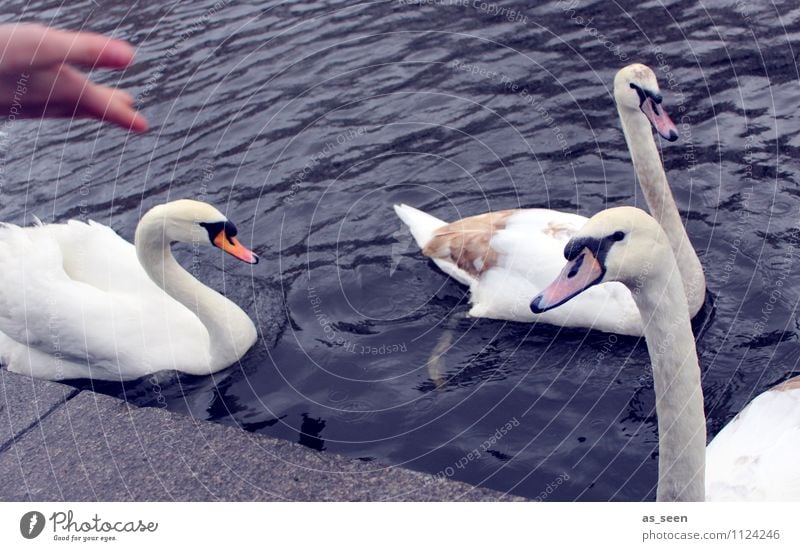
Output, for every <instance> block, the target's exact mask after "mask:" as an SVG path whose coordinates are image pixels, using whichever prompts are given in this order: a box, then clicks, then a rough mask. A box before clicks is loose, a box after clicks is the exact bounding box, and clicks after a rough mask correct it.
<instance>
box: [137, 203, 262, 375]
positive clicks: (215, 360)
mask: <svg viewBox="0 0 800 551" xmlns="http://www.w3.org/2000/svg"><path fill="white" fill-rule="evenodd" d="M167 223H168V221H167V220H166V219H165V218H164V216H160V215H153V211H150V212H148V213H147V214H146V215H145V216H144V217H142V219H141V220H140V221H139V225H138V226H137V227H136V237H135V240H134V241H135V245H136V255H137V257H138V258H139V263H140V264H141V265H142V268H144V270H145V272H146V273H147V275H148V276H149V277H150V279H152V280H153V282H155V284H156V285H158V286H159V287H161V288H162V289H164V291H165V292H166V293H167V294H168V295H169V296H171V297H172V298H174V299H175V300H177V301H178V302H180V303H181V304H182V305H183V306H185V307H186V308H188V309H189V310H190V311H191V312H193V313H194V314H195V315H197V317H198V318H199V319H200V321H201V323H202V324H203V325H204V326H205V328H206V330H207V331H208V337H209V345H210V349H209V351H208V354H209V368H211V369H214V368H218V367H219V366H228V365H230V364H232V363H234V362H235V361H236V360H237V359H238V358H239V357H240V356H241V354H242V353H243V352H244V350H247V348H249V347H250V345H251V344H252V343H249V342H245V341H246V340H247V335H244V334H243V333H242V332H240V331H236V330H235V328H236V327H241V326H242V325H240V324H244V326H248V325H252V322H251V321H250V318H249V317H248V316H247V314H246V313H245V312H244V311H243V310H242V309H241V308H239V307H238V306H237V305H236V304H234V303H233V302H231V301H230V300H228V299H227V298H225V297H224V296H222V295H221V294H219V293H217V292H216V291H214V290H213V289H210V288H209V287H207V286H205V285H203V284H202V283H201V282H200V281H198V280H197V279H195V277H194V276H192V275H191V274H190V273H189V272H188V271H186V270H185V269H184V268H183V267H182V266H181V265H180V264H178V262H177V261H176V260H175V257H174V256H173V255H172V249H171V248H170V242H169V238H168V237H167V235H166V230H165V228H166V225H167ZM200 345H201V343H198V346H200Z"/></svg>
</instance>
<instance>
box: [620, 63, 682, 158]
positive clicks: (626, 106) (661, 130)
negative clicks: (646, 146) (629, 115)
mask: <svg viewBox="0 0 800 551" xmlns="http://www.w3.org/2000/svg"><path fill="white" fill-rule="evenodd" d="M614 100H615V101H616V102H617V108H618V109H620V111H622V110H629V111H631V112H637V113H638V112H641V113H642V114H643V115H644V116H645V117H646V118H647V120H648V121H650V124H652V125H653V128H654V129H655V131H656V132H658V134H659V135H660V136H661V137H662V138H664V139H665V140H669V141H671V142H674V141H675V140H677V139H678V127H676V126H675V123H674V122H672V119H670V118H669V115H667V112H666V111H665V110H664V107H663V106H662V105H661V102H662V97H661V89H660V88H659V87H658V80H657V79H656V75H655V73H654V72H653V70H652V69H651V68H650V67H648V66H647V65H642V64H641V63H634V64H632V65H628V66H627V67H623V68H622V69H620V70H619V71H618V72H617V75H616V76H615V77H614Z"/></svg>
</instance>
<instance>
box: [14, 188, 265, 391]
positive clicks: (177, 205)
mask: <svg viewBox="0 0 800 551" xmlns="http://www.w3.org/2000/svg"><path fill="white" fill-rule="evenodd" d="M235 235H236V227H235V226H234V225H233V224H232V223H231V222H229V221H228V219H227V218H226V217H225V216H224V215H223V214H222V213H220V212H219V211H218V210H217V209H215V208H214V207H212V206H211V205H208V204H206V203H201V202H199V201H191V200H178V201H173V202H170V203H166V204H164V205H159V206H157V207H154V208H153V209H151V210H150V211H148V212H147V214H145V215H144V217H142V219H141V221H140V222H139V225H138V226H137V228H136V237H135V242H136V245H135V246H134V245H132V244H130V243H128V242H127V241H125V240H124V239H122V238H121V237H120V236H119V235H117V234H116V233H115V232H114V231H113V230H112V229H111V228H109V227H107V226H104V225H102V224H97V223H94V222H89V223H88V224H86V223H82V222H76V221H70V222H68V223H66V224H50V225H37V226H34V227H27V228H21V227H18V226H13V225H8V224H6V225H2V226H1V227H0V266H2V270H0V361H1V362H2V363H3V364H5V365H7V367H8V369H9V370H10V371H15V372H18V373H26V374H29V375H32V376H34V377H39V378H44V379H51V380H60V379H72V378H84V377H91V378H95V379H104V380H127V379H134V378H137V377H141V376H144V375H147V374H150V373H153V372H156V371H161V370H167V369H176V370H178V371H183V372H186V373H191V374H196V375H203V374H208V373H213V372H215V371H218V370H220V369H223V368H225V367H228V366H229V365H231V364H233V363H235V362H236V361H237V360H238V359H239V358H240V357H241V356H242V355H243V354H244V353H245V352H246V351H247V350H248V349H249V348H250V347H251V346H252V345H253V344H254V343H255V341H256V328H255V326H254V324H253V322H252V320H250V318H249V317H248V316H247V314H245V313H244V311H242V309H241V308H239V307H238V306H236V305H235V304H234V303H233V302H231V301H230V300H228V299H227V298H225V297H224V296H222V295H220V294H219V293H217V292H216V291H214V290H212V289H210V288H208V287H206V286H205V285H203V284H202V283H200V282H199V281H198V280H197V279H195V278H194V277H193V276H192V275H191V274H190V273H189V272H187V271H186V270H185V269H183V268H182V267H181V266H180V265H179V264H178V263H177V261H176V260H175V258H174V257H173V256H172V251H171V249H170V245H171V243H173V242H176V241H179V242H184V243H191V244H192V245H193V247H194V249H195V263H196V262H197V260H196V254H197V253H198V252H199V251H198V249H199V248H200V246H201V245H214V246H216V247H219V248H220V249H222V250H223V251H225V252H227V253H230V254H231V255H233V256H235V257H236V258H238V259H240V260H242V261H244V262H248V263H251V264H255V263H256V262H258V257H257V256H256V255H255V254H253V253H252V252H251V251H249V250H247V249H246V248H245V247H243V246H242V245H241V244H240V243H239V242H238V241H237V240H236V238H235V237H234V236H235ZM194 267H195V268H196V265H195V266H194Z"/></svg>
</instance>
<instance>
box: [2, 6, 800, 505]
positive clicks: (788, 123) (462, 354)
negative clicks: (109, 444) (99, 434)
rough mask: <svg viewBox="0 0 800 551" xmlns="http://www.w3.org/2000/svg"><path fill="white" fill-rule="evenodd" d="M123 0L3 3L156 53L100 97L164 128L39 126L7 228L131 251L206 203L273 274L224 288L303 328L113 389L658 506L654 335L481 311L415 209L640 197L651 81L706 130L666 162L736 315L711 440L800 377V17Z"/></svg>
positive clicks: (194, 410) (494, 483) (26, 138)
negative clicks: (158, 218) (177, 202)
mask: <svg viewBox="0 0 800 551" xmlns="http://www.w3.org/2000/svg"><path fill="white" fill-rule="evenodd" d="M100 3H101V4H102V7H98V6H97V4H96V3H95V2H93V1H84V2H77V3H70V5H69V6H67V5H62V4H60V3H59V2H45V1H40V0H34V1H32V2H7V3H5V4H4V7H3V8H0V9H2V11H3V12H4V13H5V15H4V19H5V20H7V21H13V20H18V19H20V18H22V19H34V18H35V19H38V20H40V21H45V22H48V21H52V22H55V23H56V24H58V25H59V26H64V27H71V28H79V27H86V28H90V29H92V30H97V31H102V32H106V33H112V34H114V35H116V36H119V37H124V38H126V39H129V40H131V41H132V42H134V43H136V44H138V46H139V54H138V63H137V64H136V66H135V67H133V68H131V69H130V70H129V71H127V73H125V74H124V75H123V76H121V77H120V76H119V75H111V74H102V75H101V74H98V75H97V78H99V79H102V80H104V81H107V82H118V83H119V84H120V85H122V86H124V87H126V88H128V89H130V90H131V91H132V92H133V93H134V94H138V99H139V103H140V107H141V109H142V111H143V112H144V113H145V114H146V116H147V117H148V118H149V119H150V121H151V123H152V125H153V128H152V130H151V131H150V133H149V134H147V135H144V136H126V135H125V133H123V132H121V131H119V130H116V129H111V128H107V127H103V126H101V125H100V124H98V123H94V122H85V121H80V122H74V123H69V122H57V123H54V122H48V123H46V124H40V123H38V122H27V123H20V124H16V125H14V126H13V127H11V129H10V130H9V132H10V135H9V140H8V143H7V144H6V147H5V149H4V151H3V155H4V157H3V158H4V160H5V165H4V180H3V187H2V205H0V219H2V220H6V221H11V222H16V223H23V222H25V223H27V222H30V221H31V220H32V218H31V215H34V214H35V215H38V216H40V217H42V218H44V219H47V220H53V219H56V220H64V219H67V218H70V217H73V218H84V219H85V218H93V219H95V220H98V221H102V222H104V223H107V224H110V225H111V226H112V227H114V228H115V229H116V230H117V231H119V232H120V233H121V234H122V235H123V236H125V237H126V238H128V239H131V238H132V235H133V230H134V228H135V225H136V223H137V220H138V218H139V216H140V214H141V212H142V210H143V209H146V208H149V207H150V206H152V205H155V204H157V203H160V202H164V201H167V200H169V199H174V198H178V197H195V198H204V199H206V200H208V201H210V202H212V203H214V204H216V205H217V206H218V207H219V208H220V209H221V210H223V211H224V212H226V213H227V214H228V216H229V218H230V219H231V220H233V221H234V222H235V223H236V224H237V225H238V226H239V227H240V231H241V233H242V235H243V237H244V238H243V240H244V241H246V242H250V243H252V244H253V247H254V249H255V250H256V251H257V252H258V253H259V254H260V255H262V258H263V259H264V262H262V263H261V264H259V265H258V266H257V269H256V270H255V271H254V272H253V273H254V274H255V275H254V277H252V278H251V276H250V271H249V269H248V268H247V267H246V266H243V265H238V264H233V263H227V262H226V263H225V265H224V266H222V265H220V264H219V263H218V257H217V256H216V255H211V254H209V255H208V264H207V265H205V266H204V267H203V276H202V277H203V279H204V281H206V282H207V283H209V284H210V285H212V286H214V287H215V288H217V289H220V290H225V292H226V293H227V294H229V295H230V296H231V297H232V298H234V300H236V301H237V302H239V303H240V304H242V305H243V306H244V307H245V308H247V309H248V311H249V312H250V313H251V315H252V316H253V317H254V319H256V320H257V324H258V325H259V326H260V327H261V328H262V329H265V330H266V331H268V332H271V331H272V330H273V328H274V327H276V326H279V327H283V330H282V332H281V333H280V335H279V337H278V338H277V340H276V342H262V343H260V344H259V345H258V346H256V347H255V348H254V349H253V350H251V351H250V353H249V354H248V355H247V356H246V357H245V358H244V359H243V361H242V365H241V366H237V367H233V368H231V369H229V370H226V371H224V372H221V373H219V374H216V375H214V376H213V377H206V378H192V377H174V376H173V377H167V378H165V379H164V380H163V381H161V383H160V386H154V385H153V384H152V383H150V382H148V381H138V382H133V383H130V384H128V385H126V387H125V388H120V387H115V386H113V385H109V386H104V387H102V390H103V391H105V392H109V393H112V394H116V395H120V396H125V397H126V398H127V399H129V400H131V401H132V402H135V403H137V404H140V405H143V406H156V407H158V406H159V405H160V404H162V403H166V406H167V407H168V408H169V409H171V410H174V411H179V412H184V413H187V414H190V415H193V416H195V417H197V418H200V419H210V420H214V421H218V422H221V423H226V424H236V425H240V426H242V427H244V428H245V429H247V430H252V431H256V432H261V433H265V434H269V435H272V436H277V437H280V438H286V439H289V440H293V441H297V442H301V443H303V444H305V445H307V446H310V447H312V448H315V449H320V450H327V451H330V452H337V453H343V454H346V455H348V456H352V457H358V458H363V460H365V461H374V462H376V463H382V464H393V465H403V466H406V467H410V468H412V469H417V470H422V471H427V472H431V473H439V472H446V473H447V474H452V476H453V477H454V478H457V479H460V480H466V481H469V482H472V483H476V484H481V485H485V486H488V487H491V488H496V489H499V490H503V491H508V492H513V493H516V494H521V495H524V496H528V497H536V496H538V495H540V494H541V493H542V492H544V493H545V495H546V496H547V497H548V499H552V500H608V499H614V500H644V499H652V498H653V497H654V486H655V481H656V465H657V459H656V454H655V447H656V442H657V435H656V419H655V416H654V413H653V406H654V396H653V391H652V380H651V375H650V373H649V371H648V359H647V351H646V348H645V346H644V344H643V343H638V344H637V341H636V340H634V339H623V338H620V339H617V338H616V337H614V336H609V335H605V334H601V333H592V332H582V331H561V332H559V331H558V329H556V328H552V327H545V326H530V325H523V324H513V323H502V322H496V321H489V320H478V321H472V320H465V319H462V318H459V317H458V316H459V314H461V313H463V312H464V311H465V310H466V298H467V297H466V295H465V289H464V288H462V287H460V286H459V285H457V284H456V283H454V282H453V281H452V280H449V279H448V278H447V277H445V276H444V275H443V274H442V273H441V272H439V271H438V270H436V269H435V267H434V266H433V265H432V264H430V263H428V262H426V261H425V260H424V259H423V258H422V257H421V255H420V254H419V252H418V251H417V249H416V247H415V246H413V245H412V244H411V242H410V238H409V236H408V234H406V233H405V232H403V231H401V226H400V223H399V221H398V220H397V219H396V218H395V217H394V214H393V212H392V210H391V205H392V204H393V203H395V202H401V201H402V202H405V203H408V204H411V205H415V206H418V207H420V208H423V209H425V210H428V211H430V212H432V213H434V214H436V215H438V216H440V217H441V218H444V219H455V218H457V217H460V216H465V215H471V214H477V213H480V212H484V211H486V210H490V209H504V208H510V207H517V206H537V207H550V208H556V209H562V210H567V211H571V212H578V213H580V214H584V215H591V214H592V213H594V212H597V211H598V210H600V209H603V208H606V207H610V206H617V205H624V204H637V205H640V206H641V205H643V202H642V199H641V195H640V193H639V192H638V190H637V189H635V187H634V185H633V173H632V168H631V163H630V160H629V156H628V153H627V151H626V147H625V144H624V140H623V136H622V132H621V131H620V129H619V124H618V120H617V117H616V111H615V109H614V105H613V101H612V97H611V95H610V89H609V88H610V86H611V82H612V79H613V75H614V73H615V71H616V70H617V69H619V68H620V67H622V66H623V65H625V64H627V63H629V62H632V61H643V62H645V63H647V64H649V65H651V66H652V67H654V69H655V70H656V72H657V74H658V76H659V79H660V81H661V85H662V90H663V92H664V96H665V105H666V106H667V108H668V109H669V110H670V111H671V113H672V115H673V118H674V119H675V120H676V122H677V123H678V125H679V128H680V130H681V131H682V134H683V137H682V139H681V140H680V141H678V142H676V143H674V144H666V145H665V146H664V149H663V155H664V160H665V164H666V166H667V170H668V174H669V177H670V180H671V182H672V185H673V189H674V192H675V195H676V199H677V201H678V203H679V206H680V210H681V212H682V213H683V214H684V216H685V217H686V219H687V220H688V222H687V223H688V231H689V235H690V236H691V238H692V241H693V243H694V245H695V247H696V248H697V249H698V251H699V253H700V257H701V260H702V262H703V266H704V267H705V270H706V274H707V278H708V288H709V290H710V293H711V296H710V298H709V302H712V301H713V308H711V307H709V308H708V309H707V311H706V321H707V326H706V328H705V330H704V332H703V333H702V334H701V335H700V336H699V342H698V349H699V353H700V358H701V363H702V367H703V371H704V384H703V386H704V389H705V394H706V408H707V412H708V418H709V429H710V433H711V434H712V435H713V434H715V433H716V432H717V431H718V430H719V428H720V427H721V426H722V425H723V424H724V423H726V422H727V421H728V420H729V419H731V418H732V417H733V415H734V414H735V413H736V412H737V411H739V410H740V409H741V408H742V406H743V405H744V404H745V403H747V402H748V400H750V399H751V398H752V397H753V396H754V395H755V394H756V393H758V392H760V391H762V390H764V389H766V388H768V387H769V386H770V385H772V384H774V383H776V382H778V381H781V380H783V379H785V378H787V377H788V376H789V375H790V374H792V373H795V374H796V373H797V372H798V367H797V356H798V355H797V352H798V345H797V341H798V334H800V328H798V322H797V318H796V315H795V310H796V307H797V301H798V296H800V285H798V284H797V283H796V281H797V274H798V272H800V261H798V258H796V256H797V255H796V253H797V247H798V246H799V245H800V233H799V232H798V228H797V222H798V213H799V212H800V192H799V191H798V190H799V189H800V187H798V178H799V177H800V169H799V168H798V161H797V159H798V158H800V155H798V148H800V135H799V134H798V130H800V117H798V114H797V97H798V81H799V75H798V69H797V66H796V64H795V58H796V55H797V52H798V51H800V44H798V41H797V40H798V31H799V30H800V23H798V19H800V8H798V7H797V6H796V4H795V3H794V2H781V3H777V4H775V5H765V6H761V7H759V6H757V5H756V3H750V2H746V3H743V2H739V3H736V2H704V3H696V2H692V1H677V2H641V1H635V2H622V3H617V2H613V3H611V2H593V3H590V2H586V1H577V2H570V3H567V2H550V3H546V4H542V5H540V6H537V7H529V5H528V3H524V2H517V3H507V2H503V3H502V7H504V8H508V10H511V9H513V10H517V12H516V13H511V12H510V11H508V10H507V11H505V12H504V13H501V14H498V13H497V11H498V9H497V7H496V6H495V7H492V6H491V5H490V4H491V2H487V3H486V4H484V5H483V7H482V2H477V3H476V4H473V3H472V1H471V0H470V1H467V2H464V3H458V2H448V1H447V0H445V1H444V2H439V3H438V4H437V5H430V4H426V5H422V6H419V5H410V3H401V2H397V1H392V2H385V1H379V2H365V3H346V2H330V3H327V2H303V3H296V4H283V5H279V4H277V3H274V2H273V3H262V4H258V5H252V4H249V3H242V2H229V3H227V4H226V3H225V2H220V3H218V4H217V8H216V9H215V8H214V3H213V2H211V1H204V2H194V3H174V4H164V3H162V2H154V1H150V2H139V3H135V4H133V5H131V4H128V3H127V2H102V1H101V2H100ZM20 14H23V15H20ZM590 18H591V19H590ZM456 61H458V62H459V63H466V64H469V65H473V66H474V69H473V67H470V68H469V71H468V70H467V68H465V67H462V66H461V65H459V68H457V67H455V66H454V62H456ZM473 70H474V73H473V72H471V71H473ZM670 79H671V80H670ZM515 86H516V88H514V87H515ZM276 305H277V308H276ZM448 328H449V329H448ZM447 331H451V333H452V334H451V337H452V340H451V342H450V344H449V347H448V348H447V350H446V353H445V355H444V365H443V366H441V367H440V376H439V378H438V379H437V377H436V375H435V374H432V373H431V370H430V368H429V365H428V360H429V357H430V356H431V353H432V351H433V349H434V348H435V347H436V345H437V342H439V339H441V338H442V337H443V335H446V334H447ZM445 342H446V341H445ZM82 384H84V385H86V384H87V383H82ZM501 427H509V428H508V430H506V429H504V430H501V431H500V432H499V433H498V432H497V431H498V429H500V428H501ZM493 435H494V440H492V438H493ZM497 435H499V437H498V436H497ZM476 448H477V449H478V453H477V454H475V453H473V454H472V455H470V452H471V451H472V450H475V449H476ZM475 455H478V456H479V457H475ZM548 488H549V489H548Z"/></svg>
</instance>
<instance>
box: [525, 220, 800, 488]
mask: <svg viewBox="0 0 800 551" xmlns="http://www.w3.org/2000/svg"><path fill="white" fill-rule="evenodd" d="M564 256H565V257H566V258H567V260H568V263H567V265H566V266H565V267H564V269H563V270H562V272H561V274H560V275H559V276H558V278H557V279H556V280H555V281H554V282H553V283H552V284H551V285H549V286H548V287H547V288H546V289H545V290H544V291H542V293H541V294H540V295H538V296H536V297H535V298H534V299H533V301H532V302H531V309H532V310H533V311H534V312H544V311H547V310H549V309H551V308H555V307H556V306H558V305H559V304H562V303H564V302H565V301H569V300H570V299H572V298H573V297H575V296H579V295H580V294H581V293H583V292H585V291H586V290H587V289H590V288H592V287H593V286H595V285H597V284H600V283H604V282H611V281H615V282H621V283H623V284H625V285H626V286H627V287H628V288H629V289H630V290H631V292H632V294H633V298H634V300H635V301H636V304H637V306H638V308H639V311H640V312H641V315H642V319H644V320H647V323H646V325H645V328H644V335H645V339H646V340H647V349H648V351H649V353H650V360H651V363H652V368H653V384H654V387H655V393H656V414H657V415H658V435H659V460H658V492H657V497H658V499H659V500H660V501H704V500H709V501H711V500H770V501H776V500H800V462H798V461H797V458H798V456H800V377H799V378H794V379H790V380H789V381H787V382H785V383H783V384H781V385H778V386H777V387H775V388H773V389H771V390H768V391H766V392H764V393H763V394H761V395H759V396H758V397H757V398H755V399H754V400H753V401H752V402H750V404H748V406H747V407H745V409H744V410H743V411H742V412H741V413H740V414H739V415H738V416H737V417H736V418H735V419H734V420H733V421H731V422H730V423H729V424H728V425H727V426H726V427H725V428H724V429H723V430H722V431H721V432H720V433H719V434H718V435H717V437H716V438H714V440H713V441H712V442H711V444H709V446H708V449H707V450H706V422H705V421H706V420H705V414H704V412H703V390H702V388H701V386H700V367H699V364H698V361H697V352H696V350H695V342H694V335H693V334H692V327H691V323H690V321H689V309H688V303H687V299H686V294H685V293H684V290H683V284H682V277H681V274H680V271H679V270H678V265H677V262H676V260H675V256H674V254H673V252H672V248H671V246H670V242H669V239H668V237H667V236H666V234H665V232H664V231H663V230H662V229H661V226H660V225H659V224H658V223H657V222H656V221H655V220H654V219H653V218H651V217H650V216H649V215H647V214H646V213H645V212H643V211H641V210H639V209H636V208H632V207H619V208H615V209H609V210H606V211H603V212H601V213H599V214H597V215H595V216H593V217H592V218H591V219H590V220H589V222H588V223H587V224H586V225H585V226H584V227H583V228H582V229H581V230H580V231H579V232H578V233H577V234H576V235H575V236H574V237H573V238H572V239H571V240H570V241H569V243H568V244H567V246H566V247H565V249H564Z"/></svg>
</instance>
